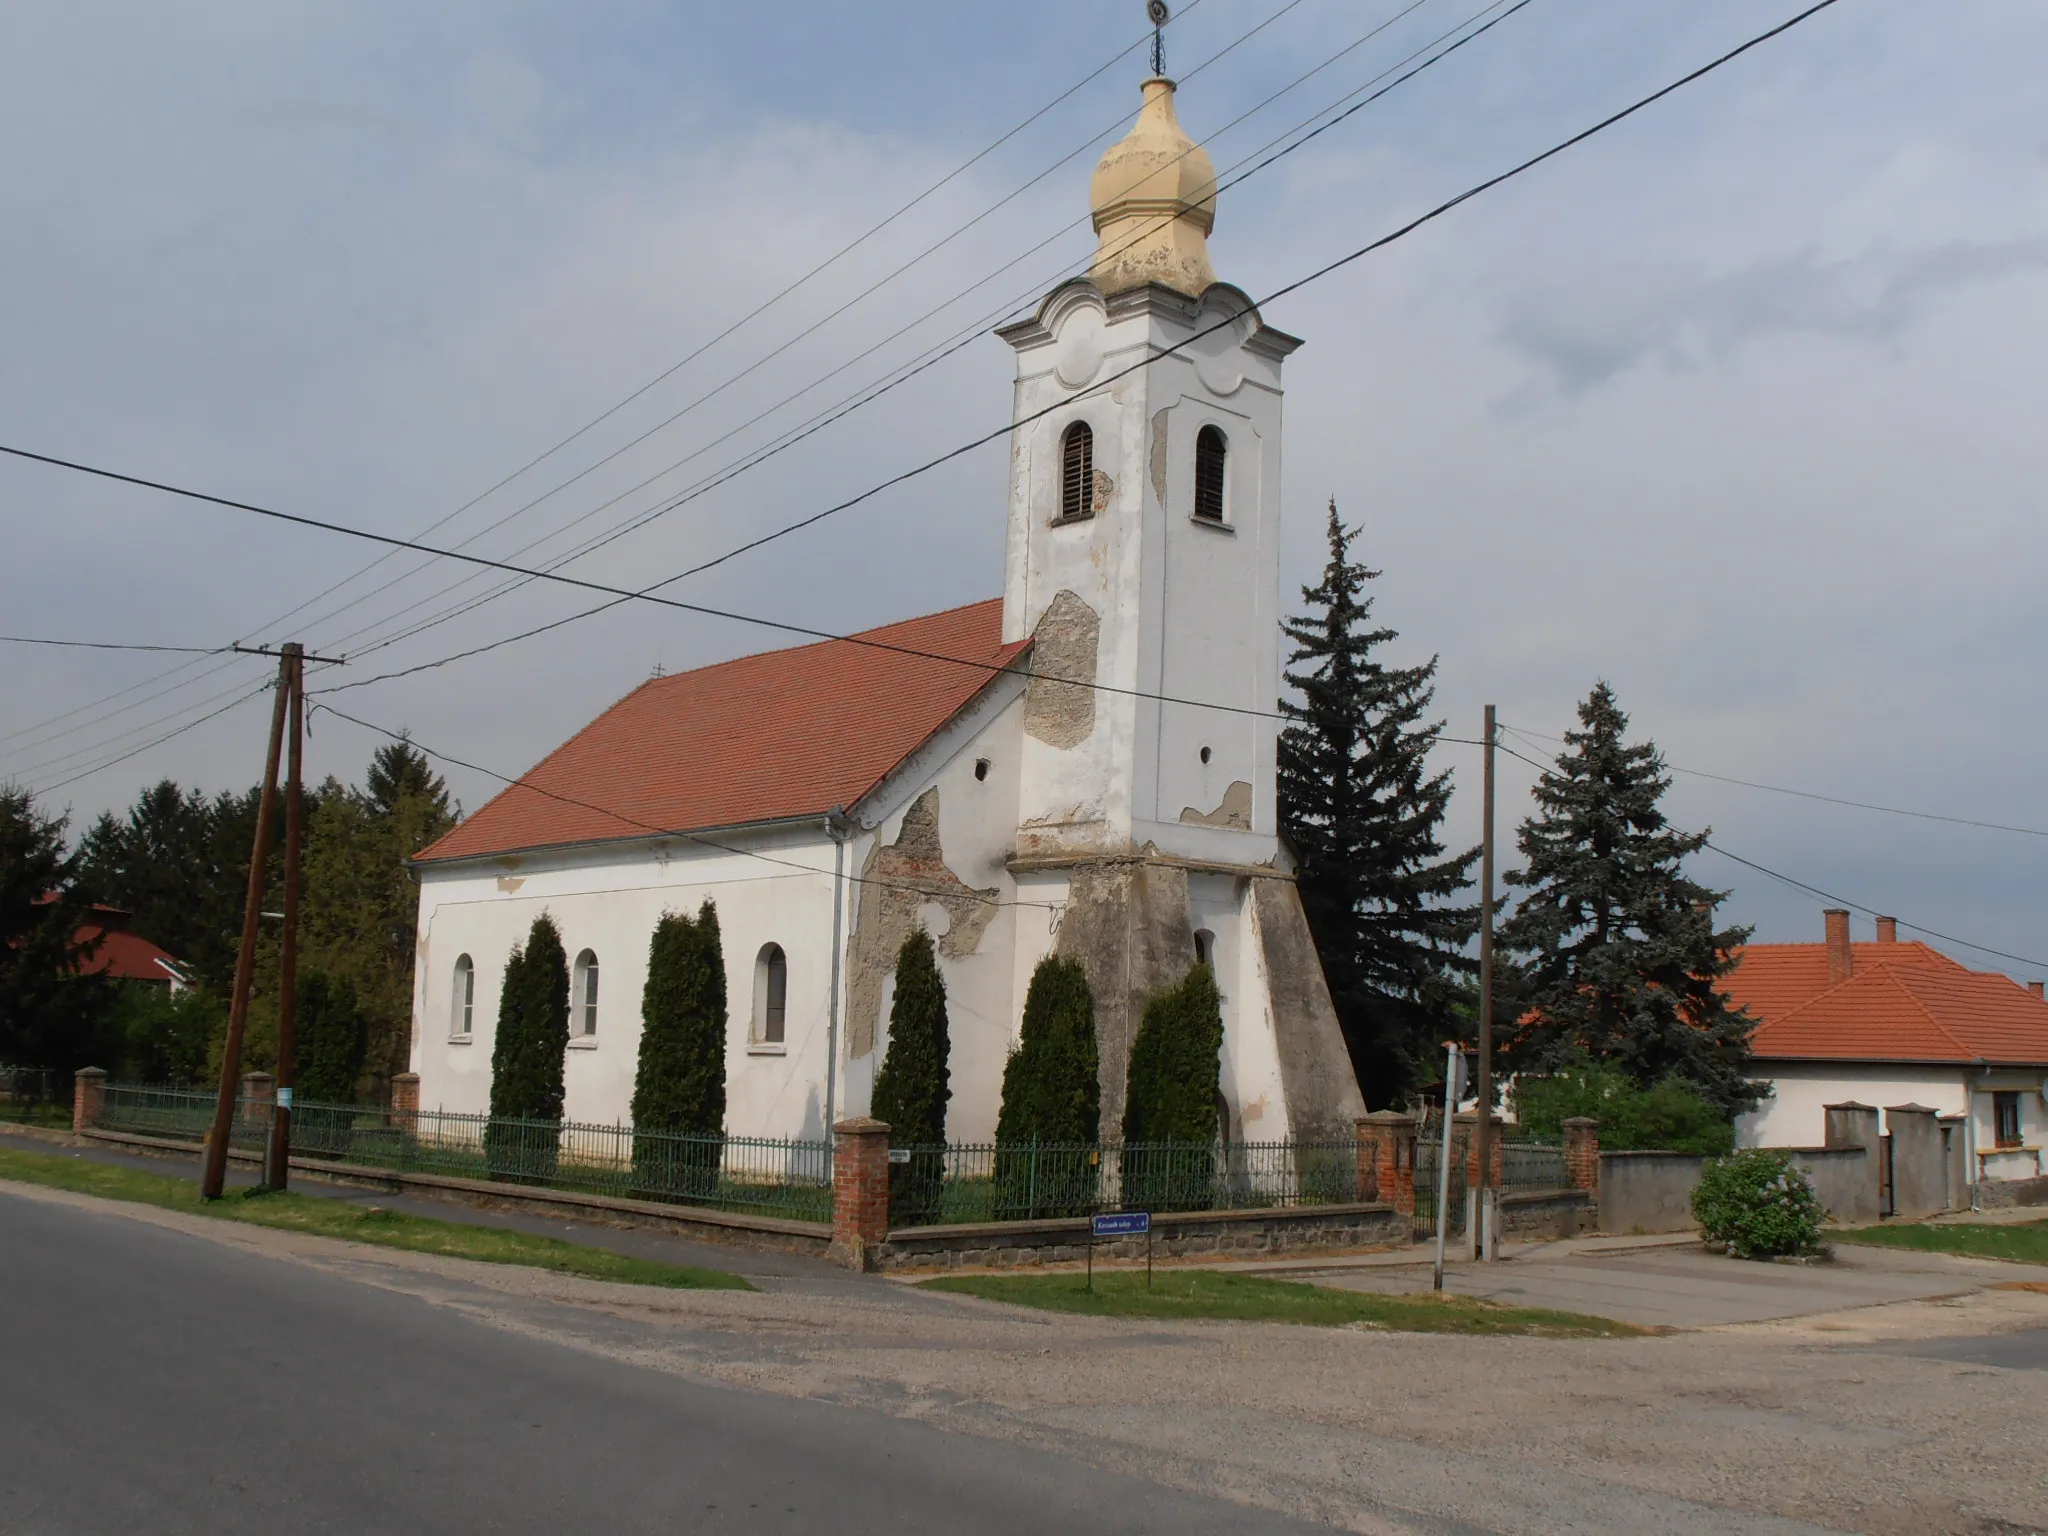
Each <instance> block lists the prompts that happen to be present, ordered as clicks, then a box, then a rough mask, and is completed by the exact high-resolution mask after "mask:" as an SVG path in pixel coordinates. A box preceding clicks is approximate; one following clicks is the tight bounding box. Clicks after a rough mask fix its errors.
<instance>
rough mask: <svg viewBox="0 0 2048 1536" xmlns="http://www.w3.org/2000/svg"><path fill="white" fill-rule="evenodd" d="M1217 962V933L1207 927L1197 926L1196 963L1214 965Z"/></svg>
mask: <svg viewBox="0 0 2048 1536" xmlns="http://www.w3.org/2000/svg"><path fill="white" fill-rule="evenodd" d="M1215 963H1216V935H1215V934H1213V933H1211V932H1210V931H1209V930H1208V929H1206V928H1197V929H1196V930H1195V964H1197V965H1214V964H1215Z"/></svg>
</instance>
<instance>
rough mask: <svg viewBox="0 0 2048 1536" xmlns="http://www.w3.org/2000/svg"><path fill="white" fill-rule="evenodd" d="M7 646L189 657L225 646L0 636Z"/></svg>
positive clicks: (215, 652)
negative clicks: (48, 646)
mask: <svg viewBox="0 0 2048 1536" xmlns="http://www.w3.org/2000/svg"><path fill="white" fill-rule="evenodd" d="M0 643H4V644H7V645H61V646H67V647H73V648H76V649H78V650H82V651H179V652H183V653H184V654H186V655H188V656H218V655H220V654H221V652H223V651H225V650H228V649H229V647H228V646H225V645H133V644H129V643H126V642H123V641H116V640H52V639H49V638H47V637H46V636H43V635H0Z"/></svg>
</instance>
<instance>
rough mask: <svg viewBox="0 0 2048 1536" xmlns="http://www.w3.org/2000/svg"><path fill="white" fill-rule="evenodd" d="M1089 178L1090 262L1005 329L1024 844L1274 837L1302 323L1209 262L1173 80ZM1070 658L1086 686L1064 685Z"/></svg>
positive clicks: (1186, 854) (1219, 852)
mask: <svg viewBox="0 0 2048 1536" xmlns="http://www.w3.org/2000/svg"><path fill="white" fill-rule="evenodd" d="M1143 91H1144V103H1143V105H1142V107H1141V108H1140V110H1139V113H1138V118H1137V122H1136V124H1135V125H1134V126H1133V127H1132V129H1131V132H1130V133H1129V135H1128V136H1126V137H1125V138H1124V139H1123V140H1122V141H1121V142H1120V143H1118V144H1116V145H1114V146H1112V147H1111V148H1110V149H1109V151H1108V152H1107V153H1106V154H1104V156H1103V157H1102V161H1101V163H1100V164H1099V165H1098V166H1097V167H1096V170H1095V175H1094V178H1093V180H1092V181H1091V183H1090V188H1089V191H1090V194H1091V201H1092V203H1093V209H1094V224H1095V230H1096V233H1097V236H1098V238H1099V241H1100V244H1099V247H1098V249H1097V252H1096V257H1095V261H1094V264H1093V266H1092V267H1091V269H1090V271H1089V274H1088V276H1086V277H1082V278H1075V279H1073V280H1071V281H1069V282H1067V283H1064V284H1062V285H1061V286H1060V287H1058V288H1056V289H1054V290H1053V291H1052V292H1051V293H1050V294H1048V295H1047V296H1046V298H1045V299H1044V301H1043V302H1042V303H1041V304H1040V305H1039V307H1038V310H1037V312H1036V313H1035V314H1034V315H1033V316H1032V318H1030V319H1029V320H1025V321H1021V322H1019V323H1017V324H1015V325H1011V326H1008V327H1005V328H1004V329H1003V331H1002V332H1001V335H1002V337H1003V339H1004V340H1005V341H1007V342H1009V343H1010V345H1011V346H1012V347H1014V348H1015V349H1016V352H1017V379H1016V386H1015V399H1014V407H1013V409H1014V417H1015V420H1016V421H1017V423H1018V426H1017V429H1016V431H1015V433H1014V435H1013V437H1012V439H1011V466H1010V499H1009V537H1008V546H1007V555H1006V569H1005V581H1004V613H1003V618H1004V633H1005V638H1006V639H1021V638H1023V637H1024V636H1026V635H1033V636H1035V637H1036V642H1035V645H1034V647H1033V655H1032V661H1031V664H1030V665H1031V670H1032V671H1033V672H1034V673H1035V674H1038V675H1037V676H1036V677H1034V679H1033V681H1032V682H1031V684H1030V685H1029V687H1028V689H1027V695H1026V703H1025V721H1024V733H1025V741H1024V749H1023V750H1024V756H1023V762H1022V770H1023V772H1022V803H1021V804H1020V806H1019V831H1018V843H1017V851H1018V855H1019V857H1020V858H1029V859H1056V858H1057V857H1058V856H1060V855H1062V854H1084V853H1085V854H1097V855H1099V854H1103V853H1110V852H1116V851H1121V850H1130V849H1142V848H1145V847H1147V846H1151V847H1154V848H1156V849H1158V850H1159V851H1161V852H1163V853H1168V854H1172V855H1175V856H1178V857H1181V858H1186V859H1196V860H1202V861H1205V862H1210V863H1216V864H1224V865H1236V866H1248V865H1266V864H1270V863H1271V862H1272V861H1273V859H1274V858H1275V855H1276V853H1277V851H1278V842H1277V836H1276V825H1275V809H1274V795H1273V782H1274V747H1275V739H1276V735H1277V731H1276V725H1277V722H1276V721H1274V720H1273V718H1272V712H1273V709H1274V707H1275V701H1276V700H1277V699H1278V697H1279V688H1280V660H1279V620H1280V613H1279V607H1278V602H1279V552H1280V543H1279V535H1280V516H1279V513H1280V404H1281V390H1280V371H1281V364H1282V361H1283V359H1285V358H1286V356H1287V355H1288V354H1289V353H1290V352H1292V351H1293V350H1294V349H1295V347H1297V346H1298V345H1300V343H1299V342H1298V341H1296V340H1295V339H1294V338H1293V337H1291V336H1287V335H1284V334H1282V333H1280V332H1278V331H1275V330H1273V329H1272V328H1270V327H1269V326H1267V325H1266V324H1265V323H1264V322H1263V321H1262V320H1261V319H1260V317H1259V314H1258V311H1257V309H1256V308H1254V306H1253V305H1252V302H1251V300H1250V299H1249V298H1248V297H1246V295H1245V294H1244V293H1243V292H1241V291H1240V290H1239V289H1237V288H1234V287H1232V286H1230V285H1229V284H1227V283H1220V282H1218V281H1216V278H1215V273H1214V271H1213V269H1212V268H1211V266H1210V261H1209V247H1208V237H1209V232H1210V230H1211V229H1212V228H1213V226H1214V223H1215V215H1216V176H1215V169H1214V167H1213V165H1212V164H1211V162H1210V159H1209V156H1208V154H1207V153H1206V152H1205V151H1203V150H1202V149H1201V148H1200V146H1198V145H1197V144H1195V143H1194V141H1193V140H1191V139H1190V138H1189V137H1188V136H1187V134H1186V133H1185V132H1184V131H1183V130H1182V128H1181V126H1180V123H1179V120H1178V119H1177V117H1176V116H1175V113H1174V86H1173V82H1172V81H1170V80H1166V79H1163V78H1158V77H1155V78H1153V79H1150V80H1147V81H1146V82H1145V83H1144V86H1143ZM1052 679H1072V680H1073V681H1074V682H1075V683H1092V684H1094V685H1095V686H1094V687H1092V688H1090V687H1076V686H1072V685H1071V684H1069V685H1062V684H1061V683H1059V682H1055V681H1052Z"/></svg>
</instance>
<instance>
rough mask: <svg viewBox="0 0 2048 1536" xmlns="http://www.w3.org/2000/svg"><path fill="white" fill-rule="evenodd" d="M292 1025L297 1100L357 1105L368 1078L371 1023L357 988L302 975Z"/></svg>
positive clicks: (343, 981) (341, 980)
mask: <svg viewBox="0 0 2048 1536" xmlns="http://www.w3.org/2000/svg"><path fill="white" fill-rule="evenodd" d="M296 991H297V999H298V1002H297V1008H296V1010H295V1013H294V1023H293V1049H292V1080H293V1081H292V1096H293V1098H294V1099H296V1100H299V1101H303V1102H311V1103H316V1104H353V1103H355V1101H356V1086H357V1082H358V1080H359V1079H360V1078H361V1077H362V1075H363V1052H364V1050H365V1048H366V1046H367V1045H368V1041H369V1023H368V1021H367V1020H366V1019H365V1018H364V1017H363V1011H362V1008H361V1006H360V1005H359V1004H358V1003H357V1001H356V989H355V985H354V983H352V982H350V981H349V980H348V979H347V978H346V977H336V976H329V975H328V974H327V973H326V972H325V971H315V970H306V971H301V972H300V973H299V980H298V986H297V989H296Z"/></svg>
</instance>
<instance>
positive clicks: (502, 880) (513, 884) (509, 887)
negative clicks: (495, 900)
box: [498, 875, 526, 896]
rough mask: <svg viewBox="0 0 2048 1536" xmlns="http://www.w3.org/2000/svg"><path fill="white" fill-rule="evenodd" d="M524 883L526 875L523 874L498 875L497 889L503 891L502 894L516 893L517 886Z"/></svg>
mask: <svg viewBox="0 0 2048 1536" xmlns="http://www.w3.org/2000/svg"><path fill="white" fill-rule="evenodd" d="M524 884H526V876H524V875H500V876H498V889H499V890H500V891H502V892H504V894H505V895H507V896H511V895H514V894H516V893H517V892H518V890H519V887H521V886H522V885H524Z"/></svg>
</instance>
